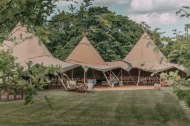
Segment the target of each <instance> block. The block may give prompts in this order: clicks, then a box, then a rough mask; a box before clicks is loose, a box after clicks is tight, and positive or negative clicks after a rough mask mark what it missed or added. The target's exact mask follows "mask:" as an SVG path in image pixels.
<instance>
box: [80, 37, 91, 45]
mask: <svg viewBox="0 0 190 126" xmlns="http://www.w3.org/2000/svg"><path fill="white" fill-rule="evenodd" d="M79 44H87V45H92V44H91V43H90V41H89V40H88V38H87V37H86V36H83V38H82V40H81V41H80V42H79ZM79 44H78V45H79Z"/></svg>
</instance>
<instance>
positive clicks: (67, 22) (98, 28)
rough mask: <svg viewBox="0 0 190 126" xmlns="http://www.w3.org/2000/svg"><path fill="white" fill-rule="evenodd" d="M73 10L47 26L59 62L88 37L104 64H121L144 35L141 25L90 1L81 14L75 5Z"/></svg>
mask: <svg viewBox="0 0 190 126" xmlns="http://www.w3.org/2000/svg"><path fill="white" fill-rule="evenodd" d="M70 10H71V11H70V12H64V11H63V12H61V13H60V14H58V15H55V16H53V17H52V19H51V20H50V23H49V24H48V29H49V31H50V35H49V40H50V43H47V44H46V46H47V47H48V49H49V50H50V52H51V53H53V54H54V55H55V56H56V57H57V58H59V59H63V60H64V59H66V57H67V56H68V55H69V54H70V53H71V51H72V50H73V49H74V48H75V47H76V45H77V44H78V43H79V42H80V40H81V38H82V33H85V34H87V36H88V38H89V40H90V42H91V43H92V44H93V46H94V47H95V48H96V49H97V50H98V52H99V53H100V54H101V56H102V57H103V59H104V60H105V61H113V60H121V59H123V58H124V57H125V56H126V54H127V53H128V52H129V51H130V50H131V48H132V47H133V46H134V44H135V43H136V42H137V41H138V39H139V38H140V36H141V35H142V33H143V32H144V31H143V29H142V25H141V24H137V23H135V22H134V21H132V20H130V19H129V18H128V17H127V16H122V15H117V14H116V13H114V12H111V11H109V10H108V8H107V7H95V6H92V5H91V1H89V0H87V1H85V2H83V3H82V4H81V6H80V8H79V10H76V9H75V8H74V7H73V6H72V5H71V6H70Z"/></svg>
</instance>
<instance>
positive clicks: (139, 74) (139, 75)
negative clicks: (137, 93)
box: [137, 69, 141, 86]
mask: <svg viewBox="0 0 190 126" xmlns="http://www.w3.org/2000/svg"><path fill="white" fill-rule="evenodd" d="M140 77H141V70H140V69H139V73H138V80H137V86H139V82H140Z"/></svg>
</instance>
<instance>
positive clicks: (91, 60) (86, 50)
mask: <svg viewBox="0 0 190 126" xmlns="http://www.w3.org/2000/svg"><path fill="white" fill-rule="evenodd" d="M66 61H71V62H77V63H81V64H87V65H107V64H106V62H105V61H104V60H103V59H102V57H101V56H100V55H99V53H98V52H97V51H96V49H95V48H94V47H93V46H92V44H91V43H90V42H89V40H88V38H87V37H86V36H84V37H83V38H82V40H81V41H80V42H79V44H78V45H77V46H76V47H75V49H74V50H73V51H72V52H71V54H70V55H69V56H68V57H67V59H66Z"/></svg>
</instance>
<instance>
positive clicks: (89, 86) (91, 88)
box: [87, 83, 94, 92]
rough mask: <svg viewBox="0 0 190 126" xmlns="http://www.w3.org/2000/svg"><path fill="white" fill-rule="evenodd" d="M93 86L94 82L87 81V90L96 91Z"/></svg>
mask: <svg viewBox="0 0 190 126" xmlns="http://www.w3.org/2000/svg"><path fill="white" fill-rule="evenodd" d="M93 86H94V85H93V83H87V91H88V92H93V91H94V89H93Z"/></svg>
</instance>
